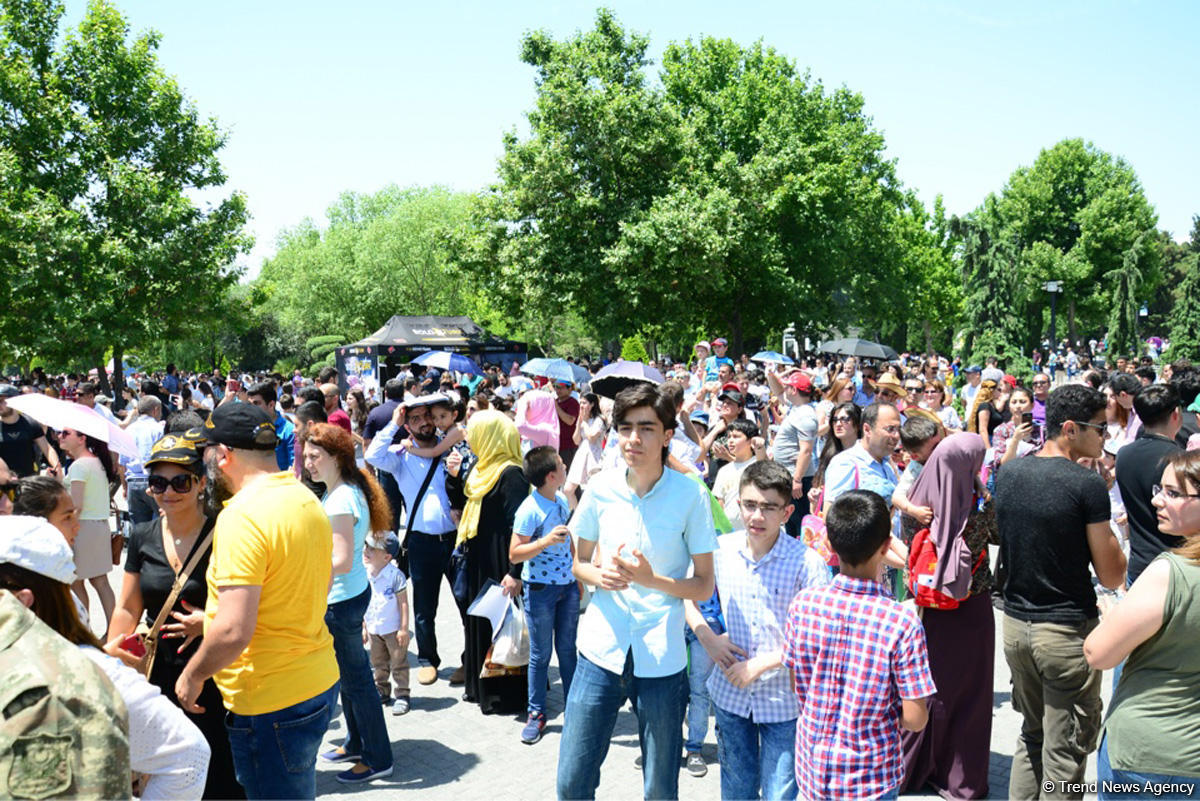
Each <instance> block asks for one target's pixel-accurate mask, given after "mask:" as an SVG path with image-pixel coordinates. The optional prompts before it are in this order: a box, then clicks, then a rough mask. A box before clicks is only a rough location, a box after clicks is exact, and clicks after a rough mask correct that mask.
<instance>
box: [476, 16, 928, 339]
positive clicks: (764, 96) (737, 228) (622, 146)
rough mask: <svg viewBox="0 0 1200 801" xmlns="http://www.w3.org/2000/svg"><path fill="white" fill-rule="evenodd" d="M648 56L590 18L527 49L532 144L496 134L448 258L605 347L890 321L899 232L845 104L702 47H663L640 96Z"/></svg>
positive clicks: (858, 112) (871, 144)
mask: <svg viewBox="0 0 1200 801" xmlns="http://www.w3.org/2000/svg"><path fill="white" fill-rule="evenodd" d="M647 46H648V39H647V38H646V37H645V36H643V35H641V34H637V33H632V32H628V31H626V30H625V29H624V28H623V27H622V26H621V25H620V23H619V22H618V21H617V20H616V19H615V17H614V16H613V15H612V14H611V13H610V12H608V11H604V10H601V11H599V12H598V13H597V16H596V23H595V27H594V28H593V29H591V30H589V31H584V32H581V33H579V34H577V35H575V36H572V37H569V38H567V39H565V40H555V39H553V38H552V37H551V36H550V35H549V34H547V33H544V32H534V33H530V34H528V35H527V36H526V37H525V39H524V41H523V43H522V50H521V57H522V59H523V60H524V61H525V62H526V63H528V64H529V65H531V66H532V67H534V69H535V83H536V87H537V100H536V103H535V106H534V108H533V110H531V111H530V112H529V114H528V120H529V126H530V132H531V133H530V136H529V137H528V138H525V139H521V138H518V136H517V135H516V134H515V133H509V134H508V135H506V136H505V139H504V155H503V156H502V157H501V159H500V163H499V169H498V181H497V183H496V184H495V185H493V186H492V187H491V189H490V190H489V191H487V192H485V193H483V194H482V195H481V197H480V199H479V202H478V204H477V205H476V207H475V209H474V215H473V227H472V229H471V230H470V232H469V234H468V235H466V236H465V237H464V238H463V240H462V242H461V244H462V247H461V250H460V253H459V258H460V260H461V261H462V263H463V264H464V265H466V266H468V267H469V268H470V269H472V271H474V272H475V273H476V274H477V275H486V276H488V277H489V279H490V280H491V281H493V282H494V284H493V286H494V288H495V290H496V292H495V297H496V302H497V303H498V304H500V305H501V307H502V308H504V309H505V310H508V311H511V312H512V313H519V308H520V307H521V306H522V305H524V304H528V303H530V302H538V301H540V300H546V301H550V300H552V301H553V302H555V303H557V304H560V305H561V306H563V307H565V308H568V309H572V310H575V311H577V312H579V313H580V314H581V315H582V316H583V317H584V318H585V319H586V320H587V321H588V322H589V324H591V325H592V326H593V327H594V330H595V331H596V332H597V333H598V334H599V335H600V336H602V337H603V338H606V339H617V338H619V337H620V336H622V335H627V334H629V333H632V332H640V331H643V330H644V329H645V328H646V327H647V326H648V325H649V326H650V327H651V328H653V329H654V330H655V331H657V332H658V335H659V336H660V337H662V338H665V339H667V340H672V341H675V342H677V343H680V344H682V343H684V342H686V341H687V340H688V339H690V338H691V337H692V336H693V334H694V333H696V327H697V325H698V324H699V325H709V326H724V327H725V328H727V330H728V331H729V333H730V336H731V339H732V340H733V345H734V347H735V348H738V347H740V346H741V342H740V340H741V339H742V338H743V337H763V336H765V335H767V334H769V333H770V332H772V331H779V330H782V328H784V327H785V326H786V325H788V324H790V323H792V322H796V323H797V324H798V325H799V326H800V327H801V330H802V331H805V332H811V333H812V334H813V335H814V336H816V335H819V334H820V333H823V332H825V331H827V330H829V329H830V328H833V327H836V326H840V325H847V324H852V323H858V322H864V321H869V322H875V323H877V322H878V321H879V320H881V319H882V318H884V317H886V316H888V313H889V312H891V311H892V310H893V309H894V303H895V293H894V292H893V291H892V279H893V278H895V277H896V276H897V275H900V274H901V273H902V272H903V270H904V268H905V264H906V262H907V260H909V259H910V258H912V255H911V254H910V252H909V249H908V248H907V247H906V246H907V245H908V244H910V243H911V242H912V240H913V239H914V237H913V235H912V225H913V222H912V220H908V221H907V222H906V221H905V215H906V213H907V212H906V203H907V202H908V201H907V200H906V197H905V195H904V193H903V191H902V188H901V186H900V184H899V181H898V180H897V178H896V176H895V172H894V167H893V163H892V162H891V161H889V160H887V159H886V158H884V156H883V150H884V141H883V136H882V134H880V133H879V132H878V131H877V130H876V129H875V128H874V126H873V124H872V122H871V120H870V118H869V117H868V116H867V114H866V112H865V107H864V101H863V98H862V97H861V95H858V94H857V93H854V92H852V91H850V90H848V89H845V88H840V89H836V90H832V91H829V90H826V89H825V87H824V86H822V84H821V83H820V82H819V81H816V80H814V79H813V78H812V77H811V76H810V75H809V74H807V73H804V72H801V71H799V70H797V68H796V66H795V64H794V63H793V62H792V61H791V60H789V59H787V58H785V57H784V56H782V55H780V54H779V53H777V52H776V51H775V50H774V49H772V48H770V47H767V46H765V45H763V44H762V43H758V44H755V45H753V46H750V47H743V46H740V45H738V44H736V43H734V42H732V41H730V40H727V39H716V38H711V37H705V38H702V39H700V40H698V41H692V40H688V41H685V42H682V43H673V44H670V45H668V47H667V48H666V51H665V54H664V57H663V65H662V68H661V71H660V72H659V74H658V76H657V77H658V79H659V80H658V82H657V83H654V82H652V81H651V80H650V76H649V75H648V68H649V66H650V63H649V61H648V59H647V57H646V49H647ZM917 219H918V220H919V221H920V222H918V223H916V225H917V227H918V228H923V222H924V219H925V214H924V211H923V210H922V211H921V213H920V214H919V215H917ZM906 225H907V226H908V227H909V230H908V231H907V234H908V235H907V236H906V235H905V233H906V232H905V231H904V230H902V229H904V228H905V226H906ZM917 238H919V237H917ZM927 244H928V242H922V243H920V247H921V248H924V247H925V246H926V245H927ZM928 255H929V253H928V251H926V250H922V252H921V257H927V256H928Z"/></svg>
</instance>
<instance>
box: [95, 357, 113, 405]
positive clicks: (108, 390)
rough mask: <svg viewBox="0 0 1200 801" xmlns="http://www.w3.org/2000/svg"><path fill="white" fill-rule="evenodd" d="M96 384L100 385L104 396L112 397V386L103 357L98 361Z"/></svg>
mask: <svg viewBox="0 0 1200 801" xmlns="http://www.w3.org/2000/svg"><path fill="white" fill-rule="evenodd" d="M96 383H97V384H99V385H100V392H101V393H102V394H104V395H108V396H109V397H110V398H111V397H112V385H111V384H109V383H108V371H107V370H105V369H104V357H103V356H101V357H100V358H98V359H96Z"/></svg>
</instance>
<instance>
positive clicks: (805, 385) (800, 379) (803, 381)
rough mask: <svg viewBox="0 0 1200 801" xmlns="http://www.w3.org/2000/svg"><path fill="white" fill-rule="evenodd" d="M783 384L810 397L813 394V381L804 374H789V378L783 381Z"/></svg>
mask: <svg viewBox="0 0 1200 801" xmlns="http://www.w3.org/2000/svg"><path fill="white" fill-rule="evenodd" d="M783 383H784V384H786V385H787V386H789V387H791V388H792V389H794V390H796V391H797V392H804V393H806V394H809V395H811V394H812V388H813V385H812V379H811V378H809V377H808V376H806V375H805V374H804V373H801V372H795V373H788V375H787V377H786V378H784V379H783Z"/></svg>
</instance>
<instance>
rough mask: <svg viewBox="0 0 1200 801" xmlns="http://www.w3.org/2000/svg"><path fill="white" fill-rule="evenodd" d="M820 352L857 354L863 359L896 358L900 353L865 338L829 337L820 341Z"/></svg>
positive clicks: (844, 354)
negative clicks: (829, 338)
mask: <svg viewBox="0 0 1200 801" xmlns="http://www.w3.org/2000/svg"><path fill="white" fill-rule="evenodd" d="M817 350H819V351H820V352H821V353H836V354H838V355H839V356H858V357H860V358H863V359H898V358H900V354H899V353H896V351H894V350H892V349H891V348H889V347H888V346H887V345H881V344H879V343H878V342H870V341H868V340H865V339H831V340H830V341H828V342H822V343H821V344H820V345H819V346H818V347H817Z"/></svg>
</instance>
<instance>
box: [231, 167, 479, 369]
mask: <svg viewBox="0 0 1200 801" xmlns="http://www.w3.org/2000/svg"><path fill="white" fill-rule="evenodd" d="M466 212H467V197H466V196H464V195H459V194H455V193H452V192H450V191H449V190H447V189H442V188H436V187H435V188H430V189H417V188H414V189H401V188H399V187H396V186H389V187H386V188H384V189H382V190H380V191H379V192H376V193H374V194H370V195H362V194H357V193H353V192H347V193H344V194H343V195H342V196H341V197H340V198H339V199H338V201H337V202H336V203H334V204H333V205H332V206H331V207H330V208H329V210H328V212H327V217H328V220H329V225H328V227H327V228H326V229H325V230H320V229H318V228H317V226H316V224H315V223H314V222H313V221H312V220H305V221H303V222H301V223H300V224H299V225H297V226H296V227H295V228H292V229H291V230H288V231H285V232H284V233H283V234H281V235H280V239H279V250H278V252H277V253H276V255H275V257H274V258H272V259H270V260H268V261H267V262H265V263H264V265H263V269H262V272H261V273H260V275H259V277H258V279H257V281H256V282H255V287H256V288H257V289H258V290H259V291H260V292H261V293H262V296H263V297H264V298H265V301H264V306H265V308H266V309H267V310H268V311H269V312H270V313H272V314H274V315H275V316H276V317H277V318H278V321H279V324H280V325H281V326H282V327H284V328H286V329H288V330H291V331H295V332H297V334H298V336H299V337H300V338H301V341H303V340H304V339H308V338H310V337H314V336H318V337H319V336H330V335H331V332H342V334H341V335H339V336H338V339H339V340H340V341H339V342H338V344H342V343H344V342H346V341H351V340H352V339H355V338H357V337H359V336H362V335H365V334H367V333H370V332H371V331H373V330H374V329H376V328H378V327H379V326H381V325H382V324H383V323H384V322H386V321H387V319H388V318H389V317H391V316H392V315H394V314H462V313H463V311H464V309H465V308H466V306H467V305H468V296H469V294H470V290H471V283H470V282H469V281H464V280H463V276H462V275H461V274H460V273H459V271H458V270H457V269H455V268H453V267H452V266H451V265H450V263H449V256H448V244H447V236H448V234H449V232H450V231H452V230H453V229H454V228H456V227H457V226H459V225H461V224H462V223H463V222H465V219H466ZM306 353H307V355H309V356H311V357H313V358H323V357H324V356H325V354H321V355H320V356H317V355H315V354H312V353H311V352H309V351H308V349H306Z"/></svg>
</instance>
